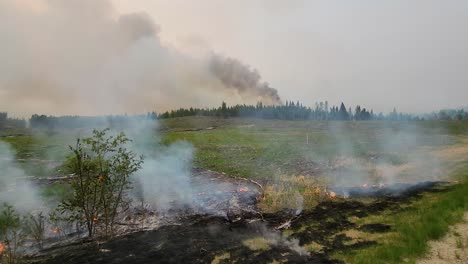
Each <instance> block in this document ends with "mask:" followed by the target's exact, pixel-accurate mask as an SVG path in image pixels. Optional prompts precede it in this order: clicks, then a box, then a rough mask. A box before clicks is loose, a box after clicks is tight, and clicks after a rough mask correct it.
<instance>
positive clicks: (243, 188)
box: [239, 187, 249, 192]
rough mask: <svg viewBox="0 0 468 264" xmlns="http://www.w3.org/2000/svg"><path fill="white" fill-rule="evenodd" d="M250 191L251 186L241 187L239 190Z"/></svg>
mask: <svg viewBox="0 0 468 264" xmlns="http://www.w3.org/2000/svg"><path fill="white" fill-rule="evenodd" d="M248 191H249V188H247V187H241V188H239V192H248Z"/></svg>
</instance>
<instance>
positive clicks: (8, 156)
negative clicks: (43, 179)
mask: <svg viewBox="0 0 468 264" xmlns="http://www.w3.org/2000/svg"><path fill="white" fill-rule="evenodd" d="M14 160H15V156H14V154H13V152H12V150H11V149H10V146H9V145H8V144H6V143H4V142H1V141H0V168H2V169H1V171H0V207H2V206H3V204H4V203H7V204H9V205H12V206H13V207H14V208H15V209H16V210H18V211H19V212H20V213H29V212H32V211H34V210H38V209H39V208H42V207H44V202H43V200H42V198H41V196H40V193H39V189H38V188H36V186H34V184H33V183H31V182H30V181H28V179H27V175H26V174H25V172H24V171H23V170H22V169H21V168H20V167H18V166H17V164H15V162H14Z"/></svg>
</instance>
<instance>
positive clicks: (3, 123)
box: [0, 112, 26, 129]
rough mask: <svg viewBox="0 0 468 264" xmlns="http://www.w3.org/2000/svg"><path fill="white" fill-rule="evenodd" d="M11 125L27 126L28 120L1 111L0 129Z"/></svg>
mask: <svg viewBox="0 0 468 264" xmlns="http://www.w3.org/2000/svg"><path fill="white" fill-rule="evenodd" d="M9 127H14V128H26V120H24V119H19V118H11V117H9V116H8V113H7V112H0V129H2V128H9Z"/></svg>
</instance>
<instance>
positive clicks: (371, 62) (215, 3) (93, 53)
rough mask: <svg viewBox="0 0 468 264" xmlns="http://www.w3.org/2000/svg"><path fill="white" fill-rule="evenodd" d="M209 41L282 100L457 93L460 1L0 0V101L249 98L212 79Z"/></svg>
mask: <svg viewBox="0 0 468 264" xmlns="http://www.w3.org/2000/svg"><path fill="white" fill-rule="evenodd" d="M135 12H136V13H138V14H137V15H131V16H127V14H129V13H135ZM213 52H215V53H216V54H220V55H222V56H226V57H231V58H235V59H236V60H239V61H240V62H241V63H243V64H246V65H250V66H251V67H252V69H253V68H255V69H257V70H258V72H259V73H260V75H261V80H262V82H263V81H264V82H268V83H269V85H270V86H271V87H273V88H276V89H277V90H278V92H279V95H280V96H281V99H282V100H283V101H284V100H294V101H296V100H300V101H302V102H303V103H305V104H306V105H311V106H313V105H314V103H315V102H317V101H322V100H323V101H325V100H328V101H329V102H330V104H339V103H340V102H342V101H343V102H345V103H346V104H347V106H353V107H354V106H355V105H356V104H361V105H362V106H364V107H368V108H373V109H374V111H375V112H380V111H383V112H389V111H391V110H392V109H393V107H396V108H397V109H398V110H400V111H403V112H428V111H435V110H439V109H441V108H457V107H462V106H465V107H466V106H468V1H462V0H460V1H457V0H440V1H434V0H420V1H418V0H412V1H408V0H387V1H383V0H382V1H375V0H367V1H364V0H362V1H359V0H355V1H333V0H322V1H313V0H232V1H231V0H196V1H187V0H67V1H65V0H63V1H62V0H0V111H2V110H3V111H5V110H7V111H10V112H13V113H19V115H27V114H31V113H37V112H44V113H48V114H74V113H76V114H102V113H112V112H117V113H122V112H141V111H147V110H148V111H151V110H155V108H156V110H158V111H159V110H167V109H170V108H175V107H179V106H183V107H187V106H191V105H193V106H213V105H218V104H219V102H220V101H221V100H226V101H227V102H228V103H239V102H252V101H255V100H256V99H257V98H258V97H255V96H256V93H255V90H254V91H253V92H250V93H246V94H240V95H239V94H236V91H237V90H232V89H228V87H223V88H220V89H218V88H217V87H218V86H223V85H224V86H226V83H223V81H224V80H222V79H220V78H219V76H213V72H210V70H211V69H210V68H209V67H210V65H211V64H210V59H209V58H207V57H206V56H207V54H210V53H213ZM38 62H40V63H38ZM236 67H237V66H236ZM239 67H240V68H242V67H241V66H239ZM239 67H237V68H236V69H238V68H239ZM231 70H232V69H231ZM241 70H242V69H241ZM221 73H222V74H224V72H223V71H221ZM244 73H248V72H245V71H244ZM250 77H251V76H250ZM254 77H255V76H254ZM220 80H221V81H220ZM51 87H53V88H51ZM135 87H143V88H141V90H138V92H137V91H136V90H135V92H133V91H134V89H137V88H135ZM187 87H190V89H188V88H187ZM207 87H208V88H207ZM138 89H140V88H138ZM79 91H81V92H79ZM90 93H93V94H94V95H95V94H97V95H98V96H101V97H102V96H104V95H106V94H111V98H110V99H109V101H112V100H113V102H115V103H114V104H112V103H103V102H102V101H100V100H98V99H96V98H93V96H94V95H93V96H89V94H90ZM134 94H142V95H143V97H142V98H137V97H135V95H134ZM70 96H72V97H70ZM132 96H133V97H132ZM249 96H251V97H249ZM94 97H95V96H94ZM97 105H99V107H96V106H97Z"/></svg>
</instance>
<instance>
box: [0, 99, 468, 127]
mask: <svg viewBox="0 0 468 264" xmlns="http://www.w3.org/2000/svg"><path fill="white" fill-rule="evenodd" d="M185 116H213V117H223V118H230V117H250V118H262V119H280V120H389V121H413V120H414V121H417V120H468V109H458V110H451V109H448V110H441V111H439V112H437V113H431V114H424V115H420V116H418V115H411V114H403V113H399V112H398V111H397V110H396V109H393V111H392V112H390V113H388V114H383V113H378V114H375V113H374V111H373V110H372V109H371V110H368V109H366V108H363V107H361V106H360V105H358V106H356V107H355V108H354V110H353V109H351V107H349V108H346V106H345V104H344V103H341V104H340V106H339V107H338V106H329V104H328V102H319V103H316V104H315V107H307V106H304V105H303V104H302V103H300V102H293V101H286V103H285V104H284V105H263V104H262V103H261V102H259V103H257V104H256V105H245V104H244V105H234V106H227V105H226V103H225V102H222V104H221V106H220V107H215V108H193V107H191V108H188V109H186V108H180V109H178V110H172V111H167V112H164V113H162V114H159V115H158V114H156V112H149V113H147V114H142V115H112V116H93V117H86V116H47V115H38V114H34V115H32V116H31V118H30V119H29V125H30V127H31V128H47V129H54V128H57V129H60V128H71V129H73V128H83V127H88V128H101V127H112V128H121V127H125V126H128V125H129V123H130V122H139V121H141V120H157V119H166V118H175V117H185ZM26 124H27V120H25V119H17V118H10V117H8V114H7V113H6V112H0V129H2V128H5V127H7V128H8V127H16V128H26V127H27V125H26Z"/></svg>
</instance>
